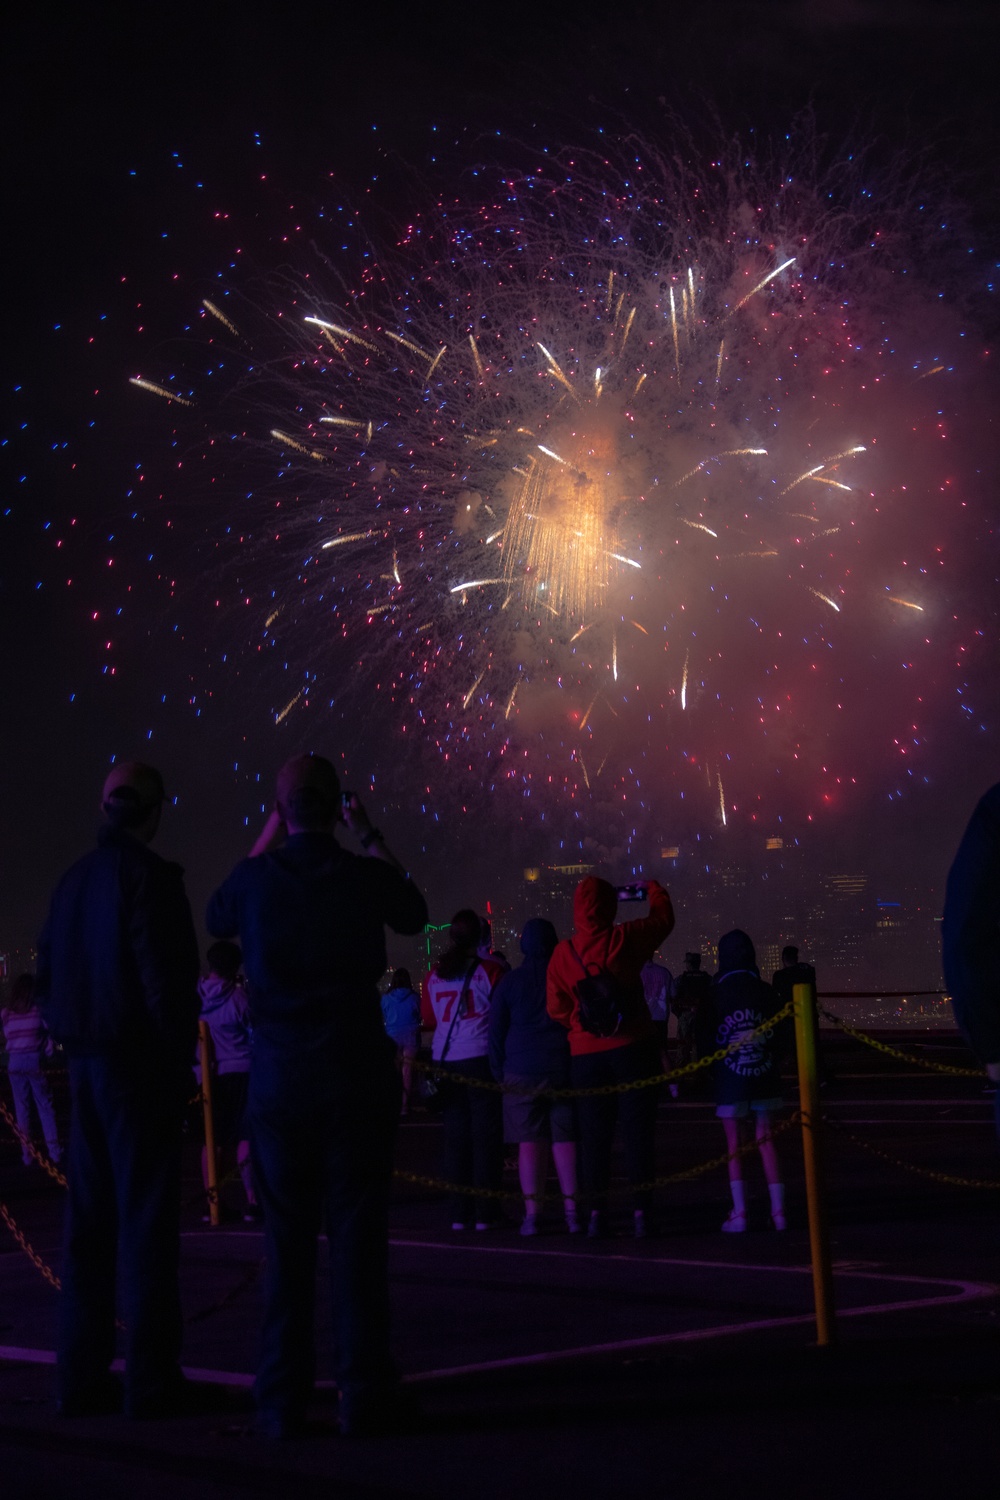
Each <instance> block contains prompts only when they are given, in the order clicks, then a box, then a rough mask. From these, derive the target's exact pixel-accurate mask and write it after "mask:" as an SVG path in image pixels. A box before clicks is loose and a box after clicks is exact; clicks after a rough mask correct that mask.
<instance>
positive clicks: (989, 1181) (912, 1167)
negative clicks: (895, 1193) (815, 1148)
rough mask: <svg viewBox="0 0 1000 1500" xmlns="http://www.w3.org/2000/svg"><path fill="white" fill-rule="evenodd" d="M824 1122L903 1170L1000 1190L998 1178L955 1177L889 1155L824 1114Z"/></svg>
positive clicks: (956, 1184)
mask: <svg viewBox="0 0 1000 1500" xmlns="http://www.w3.org/2000/svg"><path fill="white" fill-rule="evenodd" d="M824 1124H826V1125H828V1126H829V1127H830V1129H831V1130H832V1131H834V1132H835V1133H836V1134H837V1135H842V1136H846V1138H847V1139H848V1140H849V1141H851V1142H852V1143H853V1144H854V1145H855V1146H858V1147H860V1149H861V1150H862V1151H867V1152H868V1154H869V1156H877V1157H878V1158H879V1159H880V1160H881V1161H887V1162H888V1163H889V1164H890V1166H893V1167H901V1168H902V1170H903V1171H904V1172H912V1173H914V1175H915V1176H917V1177H928V1178H930V1180H931V1181H932V1182H946V1183H947V1184H948V1185H949V1186H950V1187H966V1188H985V1189H986V1190H987V1191H988V1192H993V1193H997V1192H1000V1179H994V1178H983V1177H955V1176H953V1175H952V1174H951V1173H949V1172H936V1171H935V1170H934V1168H933V1167H919V1166H917V1165H916V1163H914V1162H911V1161H903V1160H902V1159H901V1158H900V1157H898V1156H890V1154H889V1152H888V1151H883V1150H882V1149H881V1147H879V1146H873V1145H871V1144H870V1142H868V1141H864V1140H862V1139H861V1137H860V1136H859V1135H855V1134H854V1132H853V1131H851V1130H848V1129H847V1127H846V1126H844V1125H840V1124H838V1123H837V1121H835V1120H829V1119H827V1118H826V1117H825V1116H824Z"/></svg>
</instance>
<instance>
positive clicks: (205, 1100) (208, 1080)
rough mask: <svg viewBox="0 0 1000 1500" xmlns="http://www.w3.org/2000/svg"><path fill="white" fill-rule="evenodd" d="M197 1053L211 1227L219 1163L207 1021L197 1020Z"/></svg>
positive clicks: (215, 1226) (218, 1218)
mask: <svg viewBox="0 0 1000 1500" xmlns="http://www.w3.org/2000/svg"><path fill="white" fill-rule="evenodd" d="M198 1055H199V1057H200V1059H201V1107H202V1110H203V1111H204V1115H205V1176H206V1178H207V1181H208V1218H209V1223H210V1224H211V1226H212V1228H213V1229H218V1227H219V1224H220V1222H221V1216H220V1212H219V1164H218V1161H217V1159H216V1155H215V1117H214V1115H213V1113H212V1063H213V1061H214V1048H213V1046H212V1034H211V1032H210V1031H209V1029H208V1022H207V1021H205V1020H201V1021H199V1022H198Z"/></svg>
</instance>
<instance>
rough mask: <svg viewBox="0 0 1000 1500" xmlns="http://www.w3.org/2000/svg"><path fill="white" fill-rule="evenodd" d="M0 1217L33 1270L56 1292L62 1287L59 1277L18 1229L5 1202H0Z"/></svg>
mask: <svg viewBox="0 0 1000 1500" xmlns="http://www.w3.org/2000/svg"><path fill="white" fill-rule="evenodd" d="M0 1218H2V1219H3V1221H4V1223H5V1224H6V1226H7V1228H8V1229H9V1230H10V1232H11V1234H12V1235H13V1237H14V1239H15V1240H16V1241H17V1243H18V1244H19V1245H20V1247H21V1249H22V1250H23V1251H24V1253H25V1255H26V1256H27V1257H28V1259H29V1260H30V1261H31V1263H32V1265H33V1266H34V1267H35V1270H36V1271H40V1272H41V1273H42V1275H43V1276H44V1277H45V1280H46V1281H47V1282H48V1283H49V1285H50V1286H53V1287H55V1289H56V1291H57V1292H58V1291H59V1290H60V1288H61V1287H62V1282H61V1281H60V1280H59V1277H58V1276H57V1275H56V1273H55V1271H53V1269H52V1267H51V1266H47V1265H46V1264H45V1262H44V1260H42V1257H41V1256H40V1255H39V1253H38V1251H37V1250H36V1249H35V1247H34V1245H32V1244H31V1242H30V1240H29V1239H28V1238H27V1236H26V1235H25V1234H24V1233H23V1232H22V1231H21V1230H20V1229H18V1227H17V1222H16V1220H15V1219H14V1216H13V1214H12V1213H11V1211H10V1209H9V1208H8V1207H7V1205H6V1203H0Z"/></svg>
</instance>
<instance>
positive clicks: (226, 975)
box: [195, 942, 259, 1223]
mask: <svg viewBox="0 0 1000 1500" xmlns="http://www.w3.org/2000/svg"><path fill="white" fill-rule="evenodd" d="M205 956H206V958H207V960H208V974H207V976H206V977H205V978H204V979H200V980H199V981H198V996H199V998H200V1000H201V1018H202V1020H203V1021H206V1022H207V1023H208V1029H209V1032H210V1034H211V1037H212V1049H213V1052H214V1055H215V1068H214V1073H213V1077H212V1111H213V1117H214V1121H215V1146H216V1152H217V1154H218V1156H219V1158H220V1162H219V1165H220V1166H221V1158H222V1156H223V1153H226V1154H228V1153H230V1152H232V1151H233V1150H234V1149H235V1152H236V1165H237V1168H238V1169H239V1174H240V1178H241V1180H242V1182H243V1190H244V1192H245V1193H246V1199H247V1212H246V1213H245V1214H244V1215H243V1217H244V1219H245V1220H246V1221H247V1222H248V1223H249V1222H251V1221H253V1220H255V1219H257V1218H258V1217H259V1214H258V1212H257V1200H256V1197H255V1195H254V1190H253V1179H252V1177H251V1172H250V1143H249V1141H248V1140H247V1129H246V1108H247V1085H248V1082H249V1078H250V1018H249V1002H248V1000H247V994H246V990H245V989H244V988H243V985H242V984H241V983H240V980H239V972H240V965H241V964H242V962H243V954H242V952H241V950H240V948H239V946H238V944H236V943H227V942H221V943H213V944H212V946H211V948H209V950H208V952H207V954H206V955H205ZM195 1073H196V1075H198V1081H199V1083H200V1082H201V1077H200V1069H199V1068H196V1069H195ZM206 1151H207V1148H204V1147H203V1148H202V1177H203V1178H204V1182H205V1187H206V1190H207V1188H208V1158H207V1154H206Z"/></svg>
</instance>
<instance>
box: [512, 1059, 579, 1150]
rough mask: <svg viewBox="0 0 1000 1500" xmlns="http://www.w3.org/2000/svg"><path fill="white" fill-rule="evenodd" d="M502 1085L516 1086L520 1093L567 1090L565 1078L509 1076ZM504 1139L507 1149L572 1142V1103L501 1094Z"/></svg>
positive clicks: (517, 1094)
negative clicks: (528, 1143)
mask: <svg viewBox="0 0 1000 1500" xmlns="http://www.w3.org/2000/svg"><path fill="white" fill-rule="evenodd" d="M504 1083H505V1084H507V1083H513V1084H516V1085H518V1087H519V1089H528V1088H532V1089H563V1088H567V1087H568V1082H567V1080H566V1079H565V1078H554V1077H551V1076H545V1077H539V1076H538V1075H537V1074H535V1075H534V1076H532V1077H530V1078H527V1077H524V1076H523V1075H521V1074H516V1073H508V1074H506V1075H505V1076H504ZM503 1138H504V1140H505V1141H506V1143H507V1144H508V1145H509V1146H514V1145H520V1144H521V1142H522V1141H556V1142H561V1141H575V1140H576V1111H575V1109H574V1108H573V1100H572V1099H540V1098H539V1097H538V1095H537V1094H535V1093H516V1094H504V1096H503Z"/></svg>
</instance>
